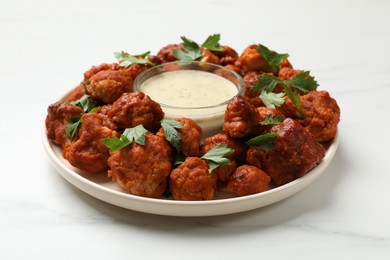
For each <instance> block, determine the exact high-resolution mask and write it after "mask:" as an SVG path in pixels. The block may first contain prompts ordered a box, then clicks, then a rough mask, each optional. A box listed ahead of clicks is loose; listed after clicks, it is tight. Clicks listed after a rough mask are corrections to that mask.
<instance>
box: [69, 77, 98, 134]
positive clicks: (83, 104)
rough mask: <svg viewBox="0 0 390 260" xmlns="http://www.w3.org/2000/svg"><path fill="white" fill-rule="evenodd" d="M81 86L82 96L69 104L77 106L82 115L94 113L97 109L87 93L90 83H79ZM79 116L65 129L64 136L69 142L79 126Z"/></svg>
mask: <svg viewBox="0 0 390 260" xmlns="http://www.w3.org/2000/svg"><path fill="white" fill-rule="evenodd" d="M81 84H82V85H83V86H84V93H85V94H84V95H83V96H82V97H81V98H79V99H78V100H74V101H71V102H70V104H71V105H74V106H78V107H80V108H82V109H83V111H84V113H89V112H96V111H97V107H96V105H95V104H94V103H93V102H92V101H91V96H90V95H89V93H88V90H87V86H88V85H89V84H91V82H89V81H86V82H81ZM81 116H82V114H81V115H80V116H76V117H74V118H72V121H73V124H69V125H67V126H66V128H65V136H66V137H68V138H69V139H70V140H73V139H74V137H75V135H76V133H77V129H78V128H79V127H80V125H81Z"/></svg>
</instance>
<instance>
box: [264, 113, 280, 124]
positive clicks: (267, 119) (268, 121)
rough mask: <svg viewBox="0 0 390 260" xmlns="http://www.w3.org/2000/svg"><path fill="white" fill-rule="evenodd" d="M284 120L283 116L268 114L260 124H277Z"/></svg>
mask: <svg viewBox="0 0 390 260" xmlns="http://www.w3.org/2000/svg"><path fill="white" fill-rule="evenodd" d="M281 122H283V118H282V116H275V117H273V115H272V114H269V115H267V116H266V117H265V118H264V120H263V121H262V122H260V125H277V124H280V123H281Z"/></svg>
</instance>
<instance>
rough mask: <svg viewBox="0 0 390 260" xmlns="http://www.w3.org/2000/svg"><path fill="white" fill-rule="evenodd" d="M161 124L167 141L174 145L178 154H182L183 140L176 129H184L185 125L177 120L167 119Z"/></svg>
mask: <svg viewBox="0 0 390 260" xmlns="http://www.w3.org/2000/svg"><path fill="white" fill-rule="evenodd" d="M160 123H161V127H162V129H163V131H164V136H165V139H166V140H167V141H168V142H170V143H171V144H172V145H173V147H175V148H176V150H177V152H178V153H180V150H181V142H180V141H181V139H180V135H179V133H178V132H177V130H176V129H180V128H183V125H182V124H181V123H180V122H178V121H176V120H171V119H165V118H164V119H162V120H161V121H160Z"/></svg>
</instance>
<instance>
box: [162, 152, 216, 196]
mask: <svg viewBox="0 0 390 260" xmlns="http://www.w3.org/2000/svg"><path fill="white" fill-rule="evenodd" d="M169 183H170V189H171V193H172V197H173V198H174V199H175V200H212V199H213V198H214V197H215V192H216V189H217V176H216V175H215V174H214V173H209V164H208V163H207V161H206V160H203V159H201V158H198V157H187V158H186V160H185V161H184V162H183V163H182V164H181V165H179V166H178V167H177V168H176V169H174V170H173V171H172V172H171V175H170V181H169Z"/></svg>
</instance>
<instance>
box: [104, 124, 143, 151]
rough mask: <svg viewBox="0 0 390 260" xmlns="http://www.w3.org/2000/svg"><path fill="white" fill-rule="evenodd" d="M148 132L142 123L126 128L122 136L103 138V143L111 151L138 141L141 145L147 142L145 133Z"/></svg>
mask: <svg viewBox="0 0 390 260" xmlns="http://www.w3.org/2000/svg"><path fill="white" fill-rule="evenodd" d="M147 133H148V130H146V129H145V128H144V127H143V126H142V125H137V126H136V127H133V128H126V129H125V131H123V133H122V134H121V135H120V137H119V138H118V137H116V136H113V137H110V138H104V139H102V142H103V144H104V145H105V146H106V147H107V148H108V149H110V152H111V153H113V152H116V151H118V150H120V149H122V148H124V147H126V146H128V145H130V144H131V143H133V142H136V143H138V144H140V145H144V144H145V139H146V138H145V135H146V134H147Z"/></svg>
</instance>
